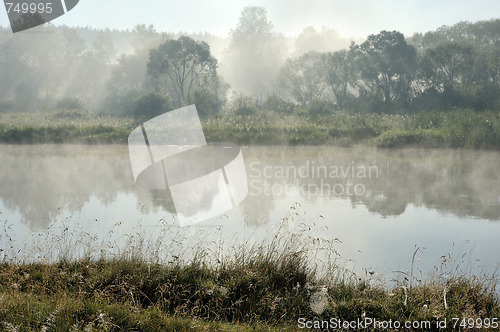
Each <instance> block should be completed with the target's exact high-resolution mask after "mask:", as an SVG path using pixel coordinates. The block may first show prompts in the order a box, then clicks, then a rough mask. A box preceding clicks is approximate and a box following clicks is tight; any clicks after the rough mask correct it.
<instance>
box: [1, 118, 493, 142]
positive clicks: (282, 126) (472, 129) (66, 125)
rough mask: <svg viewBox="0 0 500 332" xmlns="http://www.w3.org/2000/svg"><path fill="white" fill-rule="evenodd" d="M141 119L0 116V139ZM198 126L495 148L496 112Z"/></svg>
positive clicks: (50, 137)
mask: <svg viewBox="0 0 500 332" xmlns="http://www.w3.org/2000/svg"><path fill="white" fill-rule="evenodd" d="M141 122H142V121H141V120H137V119H133V118H118V117H111V116H98V115H95V114H92V113H89V112H84V111H54V112H44V113H30V114H28V113H10V114H0V143H3V144H40V143H85V144H99V143H108V144H109V143H119V144H126V142H127V138H128V135H129V133H130V132H131V131H132V129H134V128H135V127H136V126H138V125H139V124H140V123H141ZM202 126H203V130H204V132H205V136H206V139H207V141H208V142H211V141H229V142H233V143H236V144H240V145H340V146H349V145H351V144H367V145H373V146H377V147H382V148H393V147H406V146H421V147H430V148H437V147H446V148H450V147H451V148H469V149H495V150H496V149H499V148H500V113H495V112H489V111H485V112H475V111H472V110H467V109H457V110H453V111H449V112H421V113H416V114H405V115H398V114H348V113H345V112H335V113H332V114H330V115H325V116H321V117H305V116H300V115H278V114H276V113H273V112H267V113H258V114H254V115H252V116H234V115H231V116H228V115H226V116H222V117H220V118H216V119H205V120H202Z"/></svg>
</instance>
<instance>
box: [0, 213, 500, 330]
mask: <svg viewBox="0 0 500 332" xmlns="http://www.w3.org/2000/svg"><path fill="white" fill-rule="evenodd" d="M297 209H298V206H297V205H294V206H292V207H291V208H290V211H288V212H287V214H286V215H285V216H284V217H283V218H282V220H281V221H280V223H279V224H278V227H277V228H276V231H275V234H274V236H272V237H271V240H270V241H267V242H263V243H259V244H256V245H247V243H244V244H243V245H240V246H232V247H231V248H230V250H228V251H222V250H216V248H217V245H216V246H214V247H213V246H208V245H206V244H202V245H200V246H193V247H195V248H197V249H194V252H193V253H187V252H185V251H181V252H169V254H168V255H167V256H168V258H167V259H164V258H163V257H158V255H160V256H163V254H161V253H159V252H158V251H157V250H151V249H154V248H156V247H158V246H159V245H160V243H161V242H164V241H165V240H162V241H160V240H159V239H160V238H151V239H150V240H148V239H146V238H144V236H141V235H140V234H139V235H137V237H135V238H133V236H132V234H133V233H135V231H134V230H132V231H130V235H129V240H128V241H126V245H125V247H123V248H120V249H121V250H120V251H118V254H117V255H114V256H113V255H106V254H102V253H99V254H97V255H94V254H93V252H92V249H94V250H95V251H97V252H101V251H102V249H103V247H100V246H97V247H95V248H90V249H91V250H90V251H88V252H87V253H86V254H85V255H83V256H82V255H80V254H79V251H78V250H77V251H74V252H71V251H69V252H68V247H67V246H65V245H64V243H67V241H70V242H71V243H74V244H77V243H83V242H86V243H90V245H92V243H101V241H99V239H94V240H93V241H94V242H92V241H89V238H88V236H89V235H88V234H86V233H85V232H83V231H82V232H75V233H74V234H65V233H64V232H66V231H67V227H64V225H63V227H62V228H61V229H62V232H63V233H61V232H60V229H59V228H57V229H54V230H53V231H52V236H53V237H54V239H53V240H52V241H50V239H49V238H47V240H46V241H45V240H44V242H45V243H46V245H47V246H52V245H53V244H57V246H56V247H58V248H60V250H62V251H64V252H61V255H60V256H59V257H60V259H59V260H56V261H53V262H49V261H48V260H44V259H43V257H42V259H39V260H38V261H31V262H28V261H24V259H8V258H9V257H7V256H5V255H4V262H3V263H2V264H1V265H0V298H1V301H0V326H1V328H2V329H4V330H13V331H15V330H18V331H21V330H23V331H41V330H44V331H121V330H136V331H152V330H185V331H190V330H208V331H219V330H266V331H267V330H293V329H297V322H298V319H300V318H304V319H306V320H311V321H312V320H319V321H326V320H330V318H336V319H341V320H349V321H350V320H357V319H360V318H363V317H369V318H372V319H377V320H392V321H396V320H397V321H400V322H405V321H416V320H426V321H430V322H433V323H435V322H436V321H437V320H443V319H444V318H446V319H448V321H451V319H452V318H467V319H468V318H473V319H478V318H481V319H484V318H494V317H499V315H500V301H499V297H498V292H497V289H496V287H497V284H498V280H497V279H496V276H475V275H473V274H471V273H470V272H469V270H468V268H467V266H465V267H464V268H462V267H463V257H464V256H463V255H462V256H461V257H462V261H454V260H453V259H452V256H451V255H449V256H447V257H443V258H442V264H441V266H440V267H439V268H438V269H437V270H436V271H435V272H434V273H433V274H432V275H430V276H429V277H428V278H426V279H418V278H416V277H415V273H414V269H413V266H412V268H411V270H410V271H401V273H400V276H401V278H400V279H398V280H397V282H396V283H395V284H393V285H388V284H385V283H380V282H376V280H374V279H373V278H372V277H371V276H370V275H369V274H368V275H366V276H359V275H356V274H354V273H352V272H350V271H348V270H347V269H346V268H345V267H343V266H342V265H341V264H340V263H338V261H336V259H335V257H337V255H336V252H335V241H328V240H327V239H321V238H317V237H315V238H309V237H308V236H307V235H306V234H301V233H300V232H290V231H289V230H288V229H287V228H286V225H287V224H288V223H289V222H294V221H298V222H299V223H300V222H301V221H302V220H292V219H294V218H299V219H300V218H302V217H301V215H300V214H299V213H298V212H297ZM115 231H116V230H115ZM167 231H168V232H171V231H173V229H172V228H169V227H167ZM7 232H8V230H7ZM69 232H71V230H70V231H69ZM5 236H6V234H3V238H5ZM47 236H50V234H48V235H47ZM82 236H83V238H80V237H82ZM104 236H105V237H106V235H105V234H104ZM61 238H65V239H66V240H64V239H63V240H62V242H61ZM178 240H179V241H180V240H181V239H179V238H176V237H174V238H172V239H171V240H170V242H167V243H162V244H163V246H164V248H165V249H166V250H173V249H172V248H174V247H175V246H174V242H176V241H178ZM104 242H105V241H104ZM105 243H107V242H105ZM108 245H109V246H115V245H116V244H115V243H109V244H108ZM122 245H123V244H122ZM14 249H15V248H14ZM46 249H47V248H39V249H38V250H42V251H43V250H46ZM109 249H110V248H109ZM2 250H3V248H2ZM318 251H322V252H323V251H324V252H326V255H323V256H322V257H327V258H328V259H327V261H324V260H322V259H320V258H318V257H319V255H318ZM15 253H16V250H11V251H10V254H9V255H15ZM40 255H42V253H40ZM44 261H45V262H44ZM322 267H323V268H322Z"/></svg>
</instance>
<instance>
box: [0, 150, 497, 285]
mask: <svg viewBox="0 0 500 332" xmlns="http://www.w3.org/2000/svg"><path fill="white" fill-rule="evenodd" d="M243 157H244V159H245V165H246V172H247V177H248V184H249V195H248V196H247V198H246V200H245V201H244V202H243V204H241V205H240V206H239V207H237V208H235V209H233V210H231V211H228V212H227V213H226V214H225V215H222V216H219V217H216V218H213V219H210V220H207V221H205V222H202V223H199V224H197V225H194V226H190V227H185V228H180V227H179V226H178V222H177V220H176V217H175V209H174V207H173V204H172V203H171V201H170V200H169V199H168V198H166V196H165V193H163V192H160V191H156V192H155V191H148V190H142V189H139V188H137V187H136V185H135V184H134V180H133V176H132V172H131V169H130V161H129V157H128V150H127V147H126V146H120V145H112V146H109V145H108V146H74V145H43V146H38V145H36V146H8V145H4V146H0V213H1V214H0V222H1V225H2V226H3V229H2V230H1V231H0V249H1V250H2V251H1V254H2V258H3V259H4V260H23V261H55V260H58V259H61V258H62V257H69V258H77V257H81V256H84V255H90V256H93V257H101V256H104V257H122V256H126V255H131V254H140V255H141V256H142V257H146V258H147V259H150V260H154V261H160V262H169V261H173V260H176V259H178V258H177V257H185V258H189V257H191V256H192V255H193V253H194V252H200V250H201V251H203V250H204V251H205V252H206V253H207V255H208V256H207V257H209V256H210V257H216V256H217V257H218V255H222V254H225V253H226V254H227V253H230V252H231V250H234V248H237V247H238V246H240V245H245V246H252V245H259V244H260V243H262V242H265V241H268V242H269V241H274V242H275V243H278V244H283V243H285V242H286V241H289V240H291V239H292V240H291V241H297V242H300V243H302V244H305V245H306V246H307V248H309V252H310V255H311V257H312V258H311V259H314V260H312V262H313V263H314V264H316V265H317V266H318V267H324V266H327V265H328V264H332V263H333V264H339V265H341V266H343V267H345V268H346V270H344V273H351V272H352V273H355V274H356V275H358V276H361V275H362V276H367V277H369V278H377V277H378V278H383V279H385V280H390V279H391V278H401V277H402V276H404V273H411V272H412V271H413V275H415V276H416V277H417V278H425V277H426V276H428V273H432V272H436V271H438V272H441V271H448V272H452V271H453V270H456V271H463V272H472V273H474V274H490V275H491V274H493V273H495V271H496V270H497V268H498V264H499V262H500V241H498V238H499V235H500V222H499V220H500V169H499V165H500V153H498V152H489V151H460V150H427V149H404V150H377V149H372V148H366V147H351V148H341V147H326V146H320V147H244V148H243ZM346 271H347V272H346ZM349 271H350V272H349Z"/></svg>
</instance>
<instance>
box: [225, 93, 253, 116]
mask: <svg viewBox="0 0 500 332" xmlns="http://www.w3.org/2000/svg"><path fill="white" fill-rule="evenodd" d="M231 104H232V105H231V109H232V110H233V112H234V113H235V114H236V115H247V116H248V115H255V114H256V113H257V112H258V107H257V104H256V102H255V99H254V98H252V97H248V96H244V95H239V96H235V97H234V98H233V101H232V103H231Z"/></svg>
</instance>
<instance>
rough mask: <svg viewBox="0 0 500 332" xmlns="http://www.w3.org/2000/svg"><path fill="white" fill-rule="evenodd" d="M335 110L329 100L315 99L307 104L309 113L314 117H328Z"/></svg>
mask: <svg viewBox="0 0 500 332" xmlns="http://www.w3.org/2000/svg"><path fill="white" fill-rule="evenodd" d="M333 109H334V106H333V104H332V103H331V102H330V101H328V100H322V99H321V100H319V99H314V100H311V101H310V102H309V103H308V104H307V110H308V113H309V114H310V115H311V116H313V117H321V116H326V115H328V114H330V113H331V112H332V110H333Z"/></svg>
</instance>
